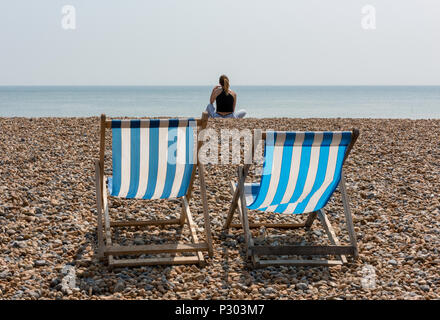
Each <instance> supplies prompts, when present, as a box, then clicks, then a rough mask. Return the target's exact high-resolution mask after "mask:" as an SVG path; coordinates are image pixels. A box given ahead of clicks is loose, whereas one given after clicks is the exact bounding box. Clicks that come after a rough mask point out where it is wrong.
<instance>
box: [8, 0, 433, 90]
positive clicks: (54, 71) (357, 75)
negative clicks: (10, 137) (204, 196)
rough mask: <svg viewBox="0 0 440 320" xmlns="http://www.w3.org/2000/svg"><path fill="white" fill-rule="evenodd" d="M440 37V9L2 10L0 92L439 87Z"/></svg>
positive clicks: (403, 3) (114, 4)
mask: <svg viewBox="0 0 440 320" xmlns="http://www.w3.org/2000/svg"><path fill="white" fill-rule="evenodd" d="M67 4H69V5H73V6H75V8H76V18H77V21H76V25H77V29H76V30H70V31H67V30H63V29H62V28H61V19H62V13H61V8H62V6H63V5H67ZM367 4H371V5H373V6H375V8H376V23H377V29H376V30H368V31H366V30H363V29H362V27H361V19H362V17H363V15H362V13H361V9H362V7H363V6H364V5H367ZM439 35H440V1H438V0H417V1H416V0H374V1H373V0H371V1H370V0H365V1H359V0H333V1H329V0H307V1H306V0H301V1H292V0H270V1H269V0H264V1H262V0H221V1H214V0H129V1H122V0H44V1H29V0H8V1H6V0H2V1H1V2H0V41H1V48H0V85H213V84H215V83H216V82H217V79H218V76H219V75H220V74H222V73H225V74H227V75H228V76H229V77H230V79H231V83H232V84H233V85H234V84H235V85H430V84H431V85H440V36H439Z"/></svg>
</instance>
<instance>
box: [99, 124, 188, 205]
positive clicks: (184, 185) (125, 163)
mask: <svg viewBox="0 0 440 320" xmlns="http://www.w3.org/2000/svg"><path fill="white" fill-rule="evenodd" d="M196 128H197V122H196V121H195V120H194V119H169V120H168V119H166V120H163V119H142V120H112V161H113V176H112V177H110V178H109V179H108V188H109V190H110V194H111V195H112V196H115V197H121V198H128V199H131V198H135V199H170V198H178V197H182V196H184V195H186V193H187V191H188V187H189V182H190V180H191V174H192V171H193V169H194V163H195V162H196V159H197V158H196V152H197V146H196V145H195V143H196V139H195V138H194V135H195V133H196Z"/></svg>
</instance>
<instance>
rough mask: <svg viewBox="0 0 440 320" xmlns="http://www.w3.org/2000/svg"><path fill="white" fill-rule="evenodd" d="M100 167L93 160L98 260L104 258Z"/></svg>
mask: <svg viewBox="0 0 440 320" xmlns="http://www.w3.org/2000/svg"><path fill="white" fill-rule="evenodd" d="M100 173H101V169H100V165H99V160H96V162H95V185H96V210H97V218H96V219H97V221H98V258H99V259H100V260H102V259H104V241H103V232H102V203H103V201H102V186H101V181H102V179H100V175H101V174H100Z"/></svg>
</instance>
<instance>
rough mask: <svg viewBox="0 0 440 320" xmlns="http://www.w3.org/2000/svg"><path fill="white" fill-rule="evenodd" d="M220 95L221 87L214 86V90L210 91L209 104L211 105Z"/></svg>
mask: <svg viewBox="0 0 440 320" xmlns="http://www.w3.org/2000/svg"><path fill="white" fill-rule="evenodd" d="M220 93H222V87H221V86H216V87H214V89H212V93H211V98H209V103H210V104H213V103H214V101H215V99H216V98H217V97H218V95H219V94H220Z"/></svg>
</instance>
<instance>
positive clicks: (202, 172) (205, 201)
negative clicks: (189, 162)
mask: <svg viewBox="0 0 440 320" xmlns="http://www.w3.org/2000/svg"><path fill="white" fill-rule="evenodd" d="M198 169H199V179H200V195H201V198H202V205H203V215H204V219H203V221H204V222H205V234H206V242H207V243H208V255H209V256H210V257H212V256H213V255H214V250H213V246H212V233H211V219H210V217H209V208H208V199H207V196H206V183H205V169H204V166H203V164H202V163H200V162H199V164H198Z"/></svg>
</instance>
